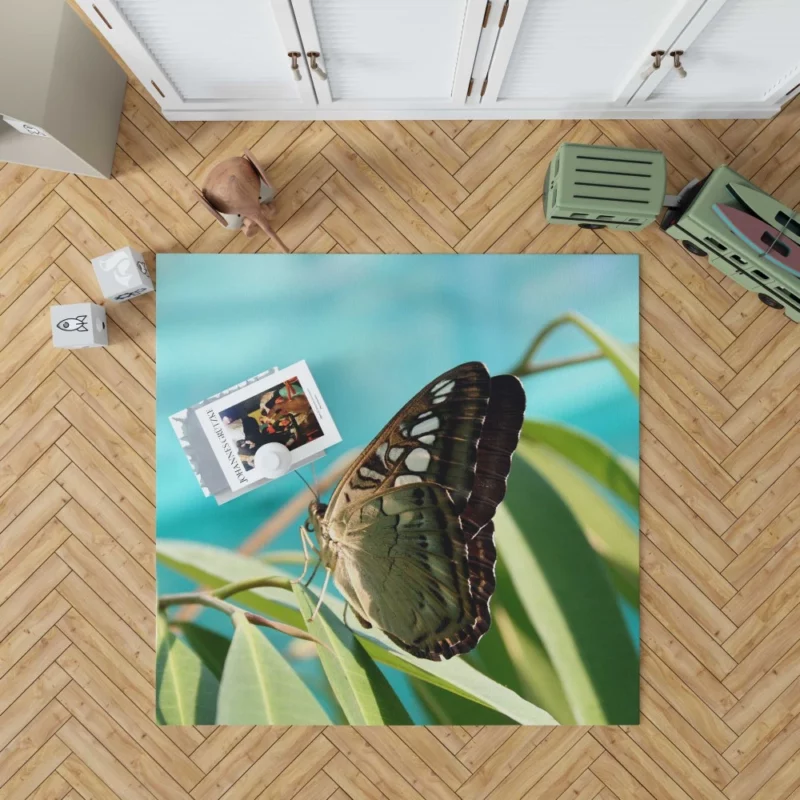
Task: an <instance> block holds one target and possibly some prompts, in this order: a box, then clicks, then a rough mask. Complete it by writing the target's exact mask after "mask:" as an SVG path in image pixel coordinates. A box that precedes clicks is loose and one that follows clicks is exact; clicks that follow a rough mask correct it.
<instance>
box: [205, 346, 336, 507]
mask: <svg viewBox="0 0 800 800" xmlns="http://www.w3.org/2000/svg"><path fill="white" fill-rule="evenodd" d="M192 410H193V411H194V414H195V417H196V419H197V421H198V422H199V423H200V427H201V429H202V430H203V432H204V434H205V438H206V439H207V441H208V442H209V443H210V445H211V451H212V452H213V455H214V457H215V459H216V462H217V464H218V465H219V467H220V468H221V469H222V473H223V475H224V476H225V479H226V480H227V483H228V487H229V489H230V490H231V491H233V492H236V491H240V490H242V489H245V488H250V487H252V486H253V484H255V483H259V484H260V483H263V482H264V481H266V480H267V478H266V476H264V475H262V474H261V473H260V471H259V469H258V467H257V465H256V458H255V454H256V450H258V448H259V447H261V446H263V445H265V444H267V443H270V442H278V443H280V444H282V445H284V446H285V447H287V448H288V450H289V451H290V453H291V455H292V469H296V468H297V467H298V466H300V465H301V464H303V463H307V462H308V461H309V460H313V459H314V458H316V457H319V455H321V454H322V453H323V452H324V450H325V448H326V447H330V446H331V445H333V444H337V443H338V442H340V441H341V440H342V437H341V436H340V435H339V431H338V430H337V428H336V425H335V423H334V421H333V418H332V417H331V415H330V412H329V411H328V407H327V406H326V405H325V401H324V400H323V399H322V395H321V394H320V392H319V389H318V387H317V384H316V382H315V381H314V378H313V377H312V375H311V372H310V370H309V368H308V365H307V364H306V362H305V361H298V362H297V363H296V364H292V365H291V366H290V367H286V368H284V369H281V370H278V371H276V372H270V373H269V374H268V375H265V376H262V377H261V378H259V379H258V380H255V381H252V382H248V383H246V385H244V386H242V387H241V388H239V389H236V390H235V391H232V392H226V393H225V394H223V395H222V396H220V397H217V398H214V399H212V400H211V401H209V402H207V403H205V404H202V405H200V406H194V407H193V409H192Z"/></svg>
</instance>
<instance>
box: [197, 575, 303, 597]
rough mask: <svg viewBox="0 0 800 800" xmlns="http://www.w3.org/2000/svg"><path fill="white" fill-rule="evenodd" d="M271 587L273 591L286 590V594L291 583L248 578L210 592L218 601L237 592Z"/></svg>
mask: <svg viewBox="0 0 800 800" xmlns="http://www.w3.org/2000/svg"><path fill="white" fill-rule="evenodd" d="M267 587H272V588H273V589H286V591H287V592H291V591H292V583H291V581H290V580H289V578H264V577H260V578H248V579H246V580H243V581H235V582H234V583H226V584H225V585H224V586H220V587H219V589H215V590H214V591H213V592H210V594H211V596H212V597H216V598H218V599H219V600H224V599H225V598H226V597H231V596H232V595H234V594H239V592H247V591H249V590H250V589H264V588H267Z"/></svg>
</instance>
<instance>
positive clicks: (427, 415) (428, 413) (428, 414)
mask: <svg viewBox="0 0 800 800" xmlns="http://www.w3.org/2000/svg"><path fill="white" fill-rule="evenodd" d="M431 414H433V411H423V412H422V413H421V414H419V415H418V416H417V419H427V418H428V417H429V416H430V415H431Z"/></svg>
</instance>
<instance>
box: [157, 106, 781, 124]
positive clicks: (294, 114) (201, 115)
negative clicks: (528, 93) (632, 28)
mask: <svg viewBox="0 0 800 800" xmlns="http://www.w3.org/2000/svg"><path fill="white" fill-rule="evenodd" d="M780 110H781V107H780V106H779V105H769V106H768V105H764V104H763V103H750V104H739V105H730V106H727V105H726V106H708V105H700V104H698V105H691V106H682V107H680V108H677V107H674V106H672V107H670V106H653V105H647V106H645V107H637V106H600V107H594V108H592V107H587V106H574V107H569V106H566V107H563V108H537V109H534V108H504V107H503V108H498V107H493V108H480V107H479V106H468V107H460V108H438V109H432V108H430V107H428V108H409V109H401V108H390V109H379V108H368V107H360V108H332V107H331V106H328V107H326V108H324V109H323V108H317V109H309V108H292V109H280V108H274V107H263V108H236V107H231V108H214V109H211V108H208V107H205V108H203V107H202V106H200V105H198V106H196V107H183V108H172V109H171V108H164V109H162V113H163V114H164V116H165V117H166V118H167V119H168V120H172V121H174V122H183V121H206V120H277V121H282V120H373V119H374V120H380V119H418V120H426V119H427V120H436V119H470V120H471V119H769V118H770V117H774V116H775V115H776V114H777V113H778V112H779V111H780Z"/></svg>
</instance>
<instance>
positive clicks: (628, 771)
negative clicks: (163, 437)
mask: <svg viewBox="0 0 800 800" xmlns="http://www.w3.org/2000/svg"><path fill="white" fill-rule="evenodd" d="M798 121H800V103H795V104H794V108H789V109H787V110H785V111H784V113H783V114H781V115H780V116H779V117H778V118H776V119H775V120H773V121H770V122H766V121H748V120H741V121H736V122H733V121H720V120H715V121H706V122H703V121H678V122H661V121H656V122H651V121H646V122H618V121H608V122H587V121H582V122H575V121H556V122H525V121H522V122H520V121H511V122H472V123H466V122H453V121H448V122H439V123H432V122H403V123H397V122H370V123H335V124H333V123H331V124H325V123H322V122H315V123H312V124H309V123H300V122H286V123H271V122H243V123H238V124H237V123H227V122H216V123H205V124H200V123H181V124H177V125H171V124H169V123H167V122H165V121H164V120H163V119H162V118H161V116H160V114H159V112H158V111H157V109H156V108H155V107H154V105H153V103H152V101H151V100H150V98H149V96H148V95H147V93H146V92H144V91H143V90H141V88H140V87H139V86H138V85H137V84H136V83H135V82H133V83H132V84H131V85H130V86H129V89H128V94H127V98H126V101H125V109H124V116H123V118H122V125H121V128H120V132H119V140H118V144H119V147H118V149H117V157H116V162H115V165H114V177H113V179H112V180H111V181H100V180H91V179H82V178H78V177H75V176H65V175H62V174H57V173H52V172H46V171H43V170H34V169H30V168H27V167H21V166H16V165H6V166H3V167H2V169H0V347H1V348H2V349H1V350H0V384H2V387H3V388H2V391H0V422H1V423H2V424H1V425H0V459H2V467H0V531H1V532H0V603H2V605H0V795H1V796H2V797H3V798H9V800H23V798H28V797H32V798H33V797H35V798H37V800H45V798H47V799H54V798H65V797H66V798H69V800H78V798H86V800H89V798H109V797H111V798H113V797H118V798H125V799H126V800H134V798H135V799H136V800H138V799H139V798H147V800H152V798H157V800H162V798H163V799H164V800H190V798H194V800H219V799H220V798H224V800H245V798H248V799H249V798H256V797H260V798H268V797H269V798H279V799H280V800H285V799H287V798H291V797H297V798H303V799H304V800H323V799H324V798H334V799H335V800H345V798H348V797H351V798H354V800H356V799H358V798H382V797H386V798H390V800H397V799H399V798H403V799H404V800H405V798H418V799H419V798H425V800H428V799H429V798H431V799H432V798H436V800H439V799H441V800H446V799H447V798H450V800H457V799H458V798H462V799H463V800H480V799H481V798H485V797H491V798H496V799H497V800H511V799H512V798H520V797H527V798H537V800H543V799H544V798H562V800H566V798H570V799H571V800H577V799H578V798H580V800H590V798H598V799H599V800H614V798H620V800H627V798H635V800H643V799H644V798H647V799H648V800H649V799H650V798H676V799H678V800H685V799H686V798H697V799H698V800H713V798H717V799H718V800H722V799H723V798H728V799H729V800H747V799H748V798H759V799H760V800H767V799H769V800H781V799H782V798H788V797H792V798H798V797H800V715H798V713H797V712H798V710H800V635H799V634H798V624H800V606H798V601H799V600H800V480H798V479H799V478H800V430H798V426H797V423H798V420H800V326H798V325H794V324H792V323H788V322H787V320H786V318H785V317H784V316H783V315H782V314H781V313H779V312H776V311H773V310H770V309H766V308H765V307H764V306H762V305H761V304H760V303H759V301H758V300H757V299H755V297H754V296H753V295H750V294H745V293H743V292H742V291H741V290H740V289H739V288H738V287H737V286H736V285H735V284H733V283H732V282H731V281H729V280H727V279H723V277H722V275H720V274H719V273H718V272H716V271H715V270H714V269H712V268H710V267H709V266H708V265H707V264H706V263H705V262H704V261H699V260H695V259H693V258H691V257H690V256H688V255H687V254H686V253H685V252H684V251H683V250H682V249H681V248H680V247H679V246H678V245H677V244H676V243H675V242H674V241H672V240H671V239H669V238H667V237H666V236H664V235H663V234H661V233H659V232H658V231H657V230H656V229H655V228H649V229H648V230H646V231H644V232H642V233H640V234H636V235H634V234H630V233H616V232H610V231H600V232H593V231H585V230H580V231H579V230H576V229H573V228H566V227H547V226H546V225H545V222H544V219H543V216H542V208H541V200H540V193H541V185H542V178H543V174H544V171H545V168H546V165H547V163H548V161H549V159H550V157H551V156H552V154H553V151H554V148H555V147H556V145H557V144H558V143H559V142H561V141H564V140H567V141H576V142H605V143H613V144H618V145H622V146H644V147H656V148H660V149H662V150H663V151H664V152H665V153H666V154H667V157H668V158H669V161H670V165H671V172H670V184H671V189H672V190H675V189H678V188H680V187H681V186H682V185H683V184H684V183H685V182H686V181H687V180H688V179H689V178H691V177H700V176H702V175H703V174H705V173H706V172H708V170H709V169H710V167H712V166H716V165H718V164H721V163H723V162H727V163H731V164H732V165H733V166H734V167H735V168H736V169H737V170H738V171H740V172H741V173H743V174H744V175H745V176H747V177H749V178H753V179H754V180H755V181H756V182H757V183H758V184H759V185H761V186H762V187H763V188H764V189H767V190H769V191H771V192H774V193H775V195H776V196H777V197H779V198H780V199H782V200H783V201H784V202H786V203H788V204H789V205H793V206H794V205H796V204H798V203H800V146H798V144H799V143H800V130H799V129H800V126H799V125H798ZM243 147H250V148H251V149H252V150H253V152H254V153H255V154H256V155H257V156H258V158H259V159H260V160H261V161H262V163H264V164H265V165H267V166H268V170H269V173H270V175H271V177H272V179H273V181H274V183H275V184H276V186H277V188H278V189H279V190H280V193H279V194H278V199H277V205H278V209H279V211H278V216H277V224H276V227H278V228H279V229H280V233H281V236H282V237H283V239H284V240H285V241H286V242H287V244H288V245H289V246H290V247H291V248H293V249H295V250H297V251H298V252H334V253H335V252H354V253H365V252H367V253H372V252H380V251H384V252H391V253H395V252H396V253H405V252H416V251H420V252H453V251H455V252H458V253H466V252H528V253H531V252H610V251H612V250H613V251H616V252H621V253H638V254H640V256H641V262H642V270H641V275H642V284H641V288H642V306H641V307H642V336H641V338H642V386H643V391H642V533H643V538H642V682H641V691H642V724H641V725H640V726H637V727H626V728H595V729H586V728H557V729H537V728H511V727H509V728H483V729H480V728H463V727H457V728H430V729H424V728H422V729H402V728H399V729H361V730H359V729H351V728H328V729H325V730H322V729H318V728H293V729H285V728H251V729H248V728H223V727H220V728H205V727H200V728H158V727H157V726H156V725H155V723H154V722H153V669H154V654H153V649H152V646H153V640H154V630H153V628H154V620H153V606H154V595H155V586H154V558H153V553H154V544H153V536H154V531H153V524H154V507H153V503H154V499H155V498H154V472H153V468H154V434H153V428H154V420H153V417H154V397H153V395H154V391H155V363H154V358H155V336H154V333H155V329H154V324H155V315H154V297H153V295H147V296H144V297H141V298H137V299H135V300H133V301H132V302H129V303H123V304H120V305H112V306H110V307H109V310H108V315H109V332H110V338H111V342H112V344H111V345H110V346H109V347H108V348H107V349H91V350H82V351H76V352H72V353H70V352H67V351H63V350H54V349H53V348H52V347H51V344H50V325H49V315H48V306H49V305H51V304H52V303H56V302H58V303H69V302H75V301H80V300H83V299H85V298H86V297H87V296H88V297H90V298H92V299H93V300H99V299H100V298H99V296H98V291H97V286H96V283H95V280H94V277H93V275H92V271H91V267H90V264H89V261H88V259H90V258H91V257H93V256H95V255H98V254H99V253H102V252H104V251H108V250H110V249H114V248H118V247H121V246H123V245H125V244H131V245H133V246H135V247H138V248H140V249H142V250H145V251H148V252H149V253H150V263H151V266H152V252H153V251H158V252H176V251H184V250H187V249H188V250H190V251H192V252H217V251H225V252H243V251H254V250H259V249H260V250H262V251H269V250H270V249H271V245H270V244H269V243H268V242H266V240H265V239H264V238H263V237H262V236H258V237H256V238H255V239H252V240H247V239H244V238H243V237H242V236H241V235H239V236H232V235H231V234H230V233H228V232H226V231H225V230H223V229H222V228H221V227H220V226H218V225H216V224H214V223H212V220H211V217H210V216H209V215H208V214H207V213H206V212H205V211H204V210H203V209H202V208H201V207H200V206H198V205H197V204H196V202H195V196H194V194H193V185H194V184H197V183H200V182H201V181H202V179H203V176H204V175H205V174H206V172H207V171H208V169H209V168H210V166H211V165H212V164H213V163H214V162H216V161H217V160H219V159H220V158H223V157H225V156H228V155H232V154H239V153H241V151H242V148H243Z"/></svg>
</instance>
